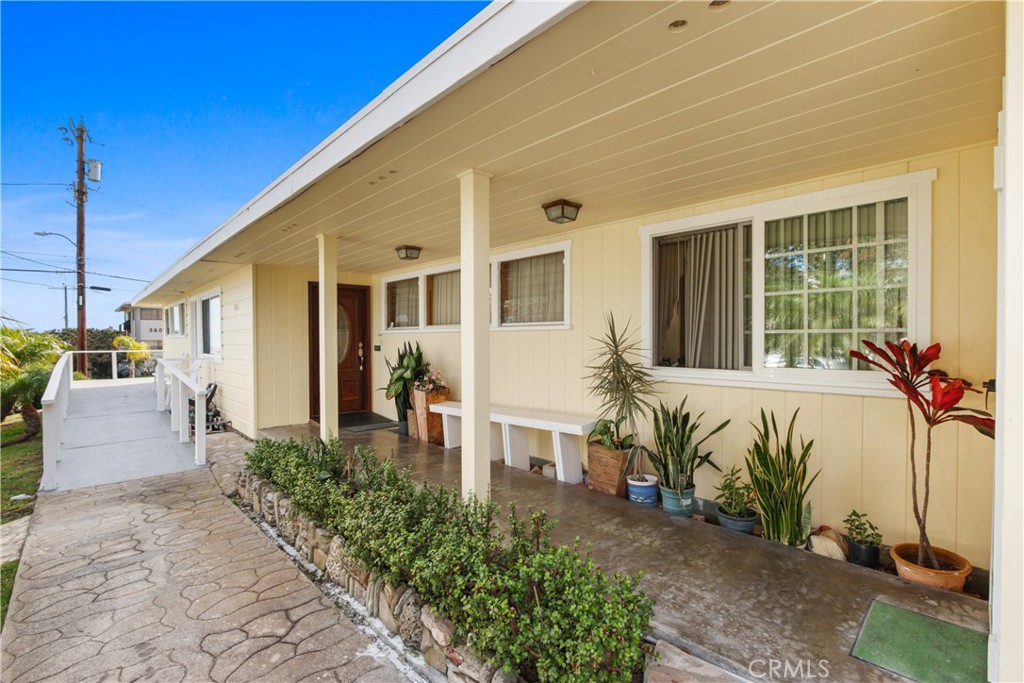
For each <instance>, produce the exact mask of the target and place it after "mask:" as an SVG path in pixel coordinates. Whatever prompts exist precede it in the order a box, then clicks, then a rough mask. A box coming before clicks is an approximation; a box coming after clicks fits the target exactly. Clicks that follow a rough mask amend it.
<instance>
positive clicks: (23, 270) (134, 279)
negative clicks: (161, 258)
mask: <svg viewBox="0 0 1024 683" xmlns="http://www.w3.org/2000/svg"><path fill="white" fill-rule="evenodd" d="M42 265H44V266H45V265H47V264H45V263H44V264H42ZM53 267H54V268H56V266H53ZM5 270H6V271H9V272H11V273H51V274H53V275H75V274H77V273H78V271H77V270H43V269H42V268H4V267H0V271H5ZM83 272H84V273H85V274H86V275H95V276H96V277H110V278H114V279H115V280H131V281H132V282H149V280H144V279H142V278H140V277H128V276H127V275H111V274H110V273H97V272H95V271H92V270H86V271H83Z"/></svg>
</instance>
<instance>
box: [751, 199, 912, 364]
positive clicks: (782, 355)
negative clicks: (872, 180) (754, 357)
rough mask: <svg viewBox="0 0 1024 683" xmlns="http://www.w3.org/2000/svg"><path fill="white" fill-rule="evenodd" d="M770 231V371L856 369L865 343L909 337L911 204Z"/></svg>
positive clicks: (811, 217) (898, 202) (869, 207)
mask: <svg viewBox="0 0 1024 683" xmlns="http://www.w3.org/2000/svg"><path fill="white" fill-rule="evenodd" d="M764 230H765V253H764V259H765V268H764V283H765V291H764V308H765V330H764V333H765V338H764V340H765V344H764V365H765V367H770V368H819V369H830V370H849V369H854V368H853V365H852V363H851V359H850V349H853V348H856V347H857V346H858V345H859V344H860V340H862V339H870V340H872V341H874V342H876V343H879V344H880V343H882V342H883V341H885V340H890V341H894V340H897V339H900V338H902V337H904V336H906V334H907V324H908V323H907V301H908V291H907V283H908V266H909V263H908V254H909V244H908V233H909V230H908V204H907V200H906V199H895V200H890V201H882V202H876V203H872V204H863V205H859V206H850V207H845V208H840V209H834V210H831V211H822V212H819V213H810V214H806V215H802V216H793V217H789V218H782V219H778V220H771V221H766V222H765V226H764ZM860 369H865V370H867V369H869V368H867V367H864V368H860Z"/></svg>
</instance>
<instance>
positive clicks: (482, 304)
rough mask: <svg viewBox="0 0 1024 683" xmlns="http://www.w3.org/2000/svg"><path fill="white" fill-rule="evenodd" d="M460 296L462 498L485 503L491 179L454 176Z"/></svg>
mask: <svg viewBox="0 0 1024 683" xmlns="http://www.w3.org/2000/svg"><path fill="white" fill-rule="evenodd" d="M459 183H460V190H461V200H462V203H461V233H462V239H461V252H460V253H461V263H460V265H461V268H462V276H461V290H462V326H461V332H460V335H461V338H462V495H463V497H468V496H469V495H470V494H476V495H477V497H479V498H486V497H488V496H489V495H490V494H489V491H488V484H489V483H490V480H491V456H490V448H491V427H490V415H491V409H490V405H491V339H490V334H491V332H490V296H489V291H488V290H489V288H490V283H489V277H488V274H489V269H488V257H489V253H490V246H491V177H490V176H489V175H487V174H486V173H481V172H480V171H476V170H472V171H466V172H465V173H462V174H461V175H459Z"/></svg>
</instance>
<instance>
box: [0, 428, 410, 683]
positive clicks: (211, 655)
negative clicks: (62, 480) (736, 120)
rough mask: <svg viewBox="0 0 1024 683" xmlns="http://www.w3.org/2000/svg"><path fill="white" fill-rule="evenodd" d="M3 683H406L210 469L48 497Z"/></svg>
mask: <svg viewBox="0 0 1024 683" xmlns="http://www.w3.org/2000/svg"><path fill="white" fill-rule="evenodd" d="M236 438H237V437H236ZM0 679H2V680H3V681H4V682H5V683H16V682H17V683H21V682H26V683H27V682H28V681H42V680H51V681H69V682H72V681H73V682H76V683H77V682H80V681H97V682H99V681H175V682H176V681H189V682H192V681H211V680H212V681H218V682H221V681H228V682H233V681H255V680H263V681H282V682H283V681H359V682H361V683H371V682H391V681H400V680H405V679H404V677H403V675H402V674H401V673H399V672H398V670H396V669H395V668H394V667H393V666H391V665H390V664H389V663H388V662H387V661H386V659H384V655H383V653H382V651H381V650H380V649H379V647H378V646H377V645H375V644H373V643H372V642H371V641H370V640H369V639H368V638H367V637H366V636H364V635H363V634H362V633H360V632H359V631H358V630H357V629H356V627H355V626H354V625H353V624H352V623H350V622H349V621H347V620H346V618H345V617H344V616H343V614H342V613H341V612H340V611H339V610H338V609H337V608H335V607H334V606H333V605H332V604H331V601H330V600H328V599H327V598H326V597H324V596H323V594H322V593H321V592H320V590H319V589H318V588H316V587H315V586H314V585H313V584H312V583H311V582H310V581H309V579H307V578H306V576H305V575H303V574H302V573H301V572H300V571H299V570H298V569H297V568H296V567H295V566H294V565H293V564H292V563H291V562H290V561H289V560H288V559H287V557H286V556H285V555H284V553H282V552H281V551H280V550H279V549H278V548H277V546H276V545H274V543H273V542H272V541H271V540H270V539H268V538H267V537H266V536H265V535H264V534H263V533H262V532H261V531H260V530H259V529H258V527H256V525H254V524H253V523H252V522H251V521H250V520H249V519H248V518H247V517H246V516H245V515H244V514H243V513H242V512H241V511H240V510H239V509H238V508H236V507H235V506H234V505H233V504H232V503H231V501H230V500H228V499H227V498H225V497H224V495H223V494H222V493H221V490H220V488H218V486H217V484H216V483H215V481H214V477H213V475H212V474H211V472H210V471H209V470H207V469H202V470H192V471H189V472H185V473H181V474H172V475H167V476H161V477H155V478H150V479H142V480H135V481H129V482H124V483H120V484H110V485H105V486H98V487H94V488H85V489H79V490H76V491H70V492H65V493H54V494H49V495H44V496H41V497H40V499H39V502H38V503H37V505H36V510H35V514H34V516H33V518H32V524H31V528H30V531H29V536H28V540H27V541H26V544H25V550H24V553H23V555H22V563H21V566H20V568H19V572H18V577H17V580H16V583H15V592H14V595H13V596H12V600H11V606H10V611H9V613H8V615H7V622H6V625H5V628H4V631H3V655H2V665H0Z"/></svg>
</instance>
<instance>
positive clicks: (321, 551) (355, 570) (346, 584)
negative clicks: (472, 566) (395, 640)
mask: <svg viewBox="0 0 1024 683" xmlns="http://www.w3.org/2000/svg"><path fill="white" fill-rule="evenodd" d="M237 495H238V497H239V498H241V499H242V502H243V503H244V504H246V505H249V506H251V507H252V509H253V512H255V513H256V514H257V515H258V516H260V517H261V518H262V519H263V520H264V521H265V522H267V524H269V525H271V526H273V527H274V528H275V529H276V530H277V533H278V535H279V536H280V537H281V538H282V539H283V540H284V541H285V542H287V543H288V544H289V545H291V546H292V547H294V548H295V550H296V551H297V552H298V554H299V557H301V558H302V559H303V560H305V561H307V562H311V563H313V564H314V565H316V567H317V568H318V569H320V570H321V571H322V572H324V575H325V576H326V577H327V578H328V579H329V580H330V581H331V582H333V583H335V584H337V585H338V586H340V587H341V588H342V589H344V590H345V592H346V593H348V594H349V595H350V596H352V598H354V599H355V600H358V601H359V602H360V603H361V604H362V605H363V606H364V607H365V608H366V610H367V611H368V612H369V614H370V616H373V617H376V618H377V619H379V620H380V621H381V623H382V624H384V627H385V628H386V629H387V630H388V632H389V633H390V634H391V635H393V636H398V637H400V638H401V639H402V641H403V643H404V644H405V645H406V646H408V647H412V648H413V649H417V650H419V651H420V652H421V653H422V655H423V659H424V661H426V663H427V664H428V665H429V666H430V667H432V668H434V669H436V670H437V671H439V672H441V673H442V674H445V675H447V677H448V680H449V681H450V682H452V683H516V682H517V681H520V682H521V681H522V679H521V678H517V677H516V676H513V675H511V674H508V673H506V672H505V671H502V670H500V669H499V670H495V669H494V667H492V666H490V665H489V664H487V663H486V661H485V660H484V659H483V658H482V657H480V656H479V655H477V654H476V653H475V652H473V650H472V649H471V648H469V647H468V646H467V645H465V644H460V643H456V642H455V641H454V634H455V625H454V624H452V623H451V622H450V621H449V620H448V619H446V618H444V617H443V616H441V615H440V614H437V613H436V612H434V611H433V610H431V608H430V607H429V606H428V605H424V604H423V601H422V600H421V599H420V597H419V595H417V594H416V591H414V590H413V589H411V588H409V587H408V586H405V585H399V586H392V585H390V584H388V583H385V582H384V580H383V579H381V578H380V577H378V576H377V575H376V574H374V573H372V572H368V571H366V570H364V569H362V568H361V567H360V566H359V565H358V563H356V562H355V561H354V560H352V559H351V558H349V557H348V556H347V555H346V553H345V539H344V538H342V537H341V536H335V535H333V534H331V533H330V532H329V531H327V530H326V529H320V528H318V527H317V526H316V524H314V523H313V521H312V520H310V519H308V518H307V517H306V516H305V515H304V514H302V513H300V512H297V511H296V510H295V509H294V508H293V507H292V505H291V501H290V500H289V499H288V498H287V497H285V496H284V495H283V494H282V493H280V492H279V491H277V490H276V489H275V488H274V486H273V485H272V484H271V483H270V482H269V481H267V480H266V479H262V478H260V477H257V476H255V475H252V474H251V473H250V472H249V471H248V470H242V471H241V472H240V473H239V475H238V481H237Z"/></svg>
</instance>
